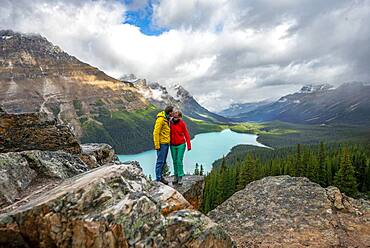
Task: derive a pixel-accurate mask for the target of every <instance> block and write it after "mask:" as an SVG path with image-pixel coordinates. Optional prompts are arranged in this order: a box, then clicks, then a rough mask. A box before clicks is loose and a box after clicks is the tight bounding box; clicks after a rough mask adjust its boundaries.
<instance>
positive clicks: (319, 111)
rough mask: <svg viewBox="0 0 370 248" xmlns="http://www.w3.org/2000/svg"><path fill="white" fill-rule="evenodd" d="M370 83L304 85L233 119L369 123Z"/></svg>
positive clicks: (301, 122)
mask: <svg viewBox="0 0 370 248" xmlns="http://www.w3.org/2000/svg"><path fill="white" fill-rule="evenodd" d="M368 95H370V86H369V85H367V84H365V83H361V82H351V83H344V84H342V85H340V86H339V87H337V88H333V87H332V86H330V85H328V84H322V85H316V86H314V87H309V86H303V87H302V89H301V90H300V91H298V92H295V93H293V94H288V95H285V96H283V97H281V98H280V99H279V100H277V101H275V102H272V103H269V104H267V105H263V106H259V107H257V108H255V109H253V110H251V111H248V112H245V113H240V114H239V115H238V116H237V117H234V118H233V120H234V121H256V122H264V121H274V120H278V121H284V122H291V123H300V124H331V123H344V124H360V125H363V124H367V123H370V114H369V113H370V99H369V97H368Z"/></svg>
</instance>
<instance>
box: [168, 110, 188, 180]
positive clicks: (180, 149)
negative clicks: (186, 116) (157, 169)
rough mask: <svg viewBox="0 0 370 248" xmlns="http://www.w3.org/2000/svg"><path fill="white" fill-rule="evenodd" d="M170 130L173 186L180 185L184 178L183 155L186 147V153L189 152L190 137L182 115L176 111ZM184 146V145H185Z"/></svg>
mask: <svg viewBox="0 0 370 248" xmlns="http://www.w3.org/2000/svg"><path fill="white" fill-rule="evenodd" d="M170 128H171V144H170V149H171V156H172V160H173V168H174V175H175V181H174V182H173V183H174V184H180V185H181V184H182V177H183V176H184V164H183V159H184V153H185V149H186V146H187V148H188V151H190V150H191V143H190V136H189V132H188V129H187V128H186V124H185V122H184V121H183V120H182V113H181V112H180V111H176V112H175V113H174V115H173V118H172V122H171V125H170ZM185 144H186V145H185Z"/></svg>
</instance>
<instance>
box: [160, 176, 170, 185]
mask: <svg viewBox="0 0 370 248" xmlns="http://www.w3.org/2000/svg"><path fill="white" fill-rule="evenodd" d="M161 183H163V184H166V185H168V181H167V180H166V179H164V177H162V178H161Z"/></svg>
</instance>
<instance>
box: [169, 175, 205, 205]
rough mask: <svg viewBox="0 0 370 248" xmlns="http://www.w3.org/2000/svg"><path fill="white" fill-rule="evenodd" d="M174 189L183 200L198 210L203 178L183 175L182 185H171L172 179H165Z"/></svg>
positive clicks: (201, 195)
mask: <svg viewBox="0 0 370 248" xmlns="http://www.w3.org/2000/svg"><path fill="white" fill-rule="evenodd" d="M166 179H167V180H168V181H169V182H170V183H171V185H172V187H173V188H174V189H176V190H177V191H178V192H180V193H181V194H182V195H183V196H184V197H185V199H186V200H187V201H188V202H189V203H190V204H191V205H192V206H193V207H194V208H195V209H199V208H200V207H201V206H202V203H203V192H204V176H196V175H185V176H184V177H183V180H182V185H181V186H180V185H173V183H172V182H173V181H174V179H175V178H174V177H173V176H171V177H167V178H166Z"/></svg>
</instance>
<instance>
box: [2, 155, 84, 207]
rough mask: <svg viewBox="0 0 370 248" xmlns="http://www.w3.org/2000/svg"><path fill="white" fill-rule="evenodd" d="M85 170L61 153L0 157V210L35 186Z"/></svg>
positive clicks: (76, 159) (50, 182)
mask: <svg viewBox="0 0 370 248" xmlns="http://www.w3.org/2000/svg"><path fill="white" fill-rule="evenodd" d="M88 169H89V167H88V166H87V165H86V164H85V163H83V162H82V161H81V160H80V159H79V157H78V156H75V155H72V154H70V153H67V152H64V151H23V152H8V153H0V207H4V206H5V205H9V204H11V203H13V202H14V201H16V200H19V199H20V198H22V196H25V194H27V193H30V192H32V190H34V189H35V188H38V187H39V186H46V184H52V185H54V184H55V183H58V182H60V179H66V178H69V177H72V176H75V175H77V174H80V173H82V172H85V171H87V170H88Z"/></svg>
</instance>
